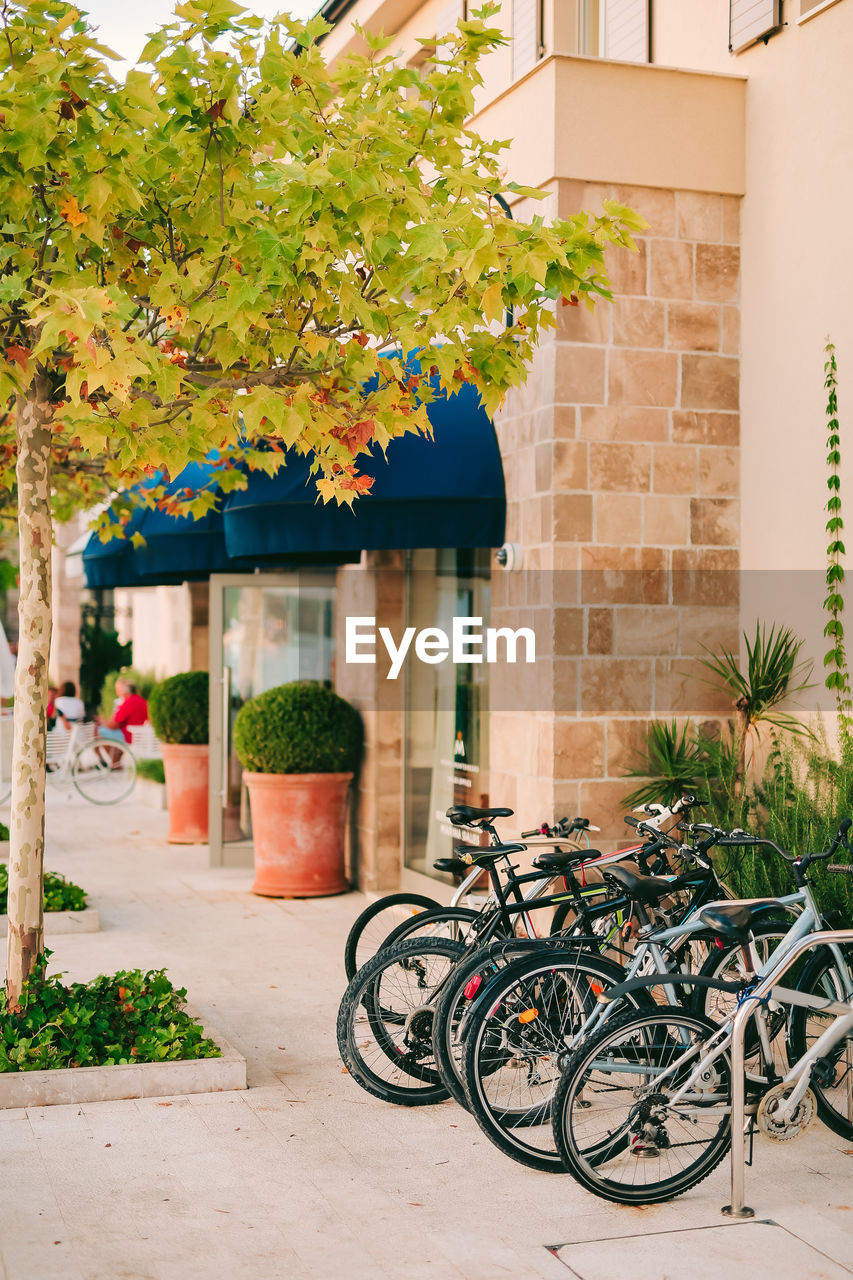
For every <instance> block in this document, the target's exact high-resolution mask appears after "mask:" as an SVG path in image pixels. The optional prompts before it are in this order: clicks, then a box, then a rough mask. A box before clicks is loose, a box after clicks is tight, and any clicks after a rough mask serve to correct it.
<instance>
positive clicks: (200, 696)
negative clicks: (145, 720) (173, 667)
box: [148, 671, 210, 746]
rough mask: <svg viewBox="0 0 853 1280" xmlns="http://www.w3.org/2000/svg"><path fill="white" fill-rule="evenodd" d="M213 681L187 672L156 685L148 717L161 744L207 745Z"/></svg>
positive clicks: (149, 703)
mask: <svg viewBox="0 0 853 1280" xmlns="http://www.w3.org/2000/svg"><path fill="white" fill-rule="evenodd" d="M209 697H210V677H209V676H208V674H207V672H206V671H185V672H183V673H182V674H181V675H179V676H169V678H168V680H164V681H163V682H162V683H161V684H158V685H155V687H154V689H153V690H152V692H151V697H150V698H149V700H148V714H149V716H150V717H151V723H152V724H153V726H154V732H155V733H156V734H157V737H158V738H159V739H160V741H161V742H171V743H183V744H184V745H194V746H199V745H201V744H203V743H206V742H207V733H208V701H209Z"/></svg>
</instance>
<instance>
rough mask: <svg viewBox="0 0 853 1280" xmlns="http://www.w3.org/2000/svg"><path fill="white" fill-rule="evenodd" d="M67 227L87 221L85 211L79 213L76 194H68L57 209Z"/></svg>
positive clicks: (78, 225) (80, 224)
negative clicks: (63, 202)
mask: <svg viewBox="0 0 853 1280" xmlns="http://www.w3.org/2000/svg"><path fill="white" fill-rule="evenodd" d="M59 212H60V213H61V214H62V216H63V218H64V219H65V221H66V222H67V223H68V225H69V227H80V226H82V225H83V223H84V222H86V221H87V217H86V214H85V213H81V211H80V206H79V205H78V203H77V197H76V196H69V197H68V199H67V200H66V201H65V204H64V205H63V206H62V208H61V209H60V210H59Z"/></svg>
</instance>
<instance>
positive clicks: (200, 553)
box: [83, 385, 506, 588]
mask: <svg viewBox="0 0 853 1280" xmlns="http://www.w3.org/2000/svg"><path fill="white" fill-rule="evenodd" d="M427 414H428V417H429V420H430V423H431V426H432V429H433V437H434V438H433V439H432V440H429V439H426V438H425V437H423V436H420V435H406V436H402V437H400V438H399V439H396V440H392V441H391V443H390V444H389V446H388V450H387V458H386V456H384V455H383V454H382V453H381V452H380V451H379V450H376V451H375V452H374V453H371V454H365V455H363V456H362V457H361V458H359V461H358V465H359V470H360V471H361V472H363V473H364V474H367V475H370V476H373V478H374V483H373V486H372V488H371V490H370V492H369V493H368V494H367V495H366V496H364V497H361V498H358V499H356V501H355V503H354V505H353V507H352V508H350V507H347V506H340V507H339V506H337V505H335V504H332V503H323V502H320V501H318V497H317V490H316V486H315V484H314V482H313V479H312V478H311V476H310V474H309V463H308V460H307V459H306V458H303V457H300V456H299V455H297V454H295V453H293V452H290V453H288V455H287V459H286V461H285V463H284V465H283V466H282V467H281V468H280V469H279V471H278V472H277V474H276V475H274V476H267V475H265V474H264V473H262V472H259V471H256V472H253V473H251V474H250V475H249V477H248V485H247V487H246V488H245V489H242V490H238V491H236V492H234V493H230V494H228V495H227V496H223V498H222V501H221V503H220V505H219V506H218V507H217V508H216V509H215V510H213V511H211V512H209V513H208V514H207V515H206V516H204V517H202V519H201V520H198V521H194V520H192V519H191V518H189V517H175V516H170V515H167V514H166V513H165V512H161V511H157V510H148V509H142V510H140V511H138V512H136V513H135V514H134V516H133V518H132V520H131V522H130V525H129V526H128V528H127V531H126V533H127V535H128V536H124V537H118V538H113V539H111V540H110V541H109V542H107V543H101V542H100V540H99V539H98V538H97V537H96V536H95V535H94V534H93V535H92V537H91V538H90V539H89V543H88V545H87V547H86V549H85V551H84V553H83V564H84V569H85V573H86V581H87V584H88V586H89V587H92V588H97V587H102V588H103V587H119V586H126V587H132V586H153V585H157V584H167V583H174V582H183V581H187V580H192V579H199V578H202V579H203V578H207V577H209V576H210V574H211V573H228V572H231V573H245V572H250V571H251V570H252V569H253V568H260V567H267V568H269V567H272V566H273V565H276V564H279V565H293V564H303V565H304V564H311V563H314V564H329V563H344V562H345V561H352V560H353V559H355V558H357V556H358V554H359V553H360V552H361V551H376V550H398V551H399V550H409V549H414V548H417V547H450V548H460V549H461V548H474V547H497V546H500V545H501V543H502V542H503V540H504V527H505V521H506V497H505V492H504V477H503V467H502V464H501V456H500V450H499V448H498V442H497V439H496V437H495V431H494V427H493V426H492V423H491V421H490V419H489V417H488V415H487V414H486V412H485V410H484V409H483V408H482V406H481V404H480V401H479V397H478V395H477V392H476V390H475V389H474V388H473V387H470V386H467V385H466V386H463V387H462V389H461V390H460V391H459V392H458V394H456V395H455V396H451V397H449V398H447V399H440V400H435V401H433V403H432V404H430V405H428V406H427ZM211 472H212V467H211V466H210V465H209V464H200V463H194V464H192V465H191V466H189V467H187V468H185V469H184V471H183V472H181V474H180V475H179V476H178V477H177V478H176V479H175V480H174V481H173V482H172V484H171V485H170V486H169V489H170V490H171V491H172V492H176V491H178V490H180V489H182V488H188V489H193V488H198V487H199V486H201V485H207V484H209V482H210V477H211ZM134 532H139V533H140V534H141V535H142V537H143V538H144V539H145V545H144V546H140V547H138V548H134V547H133V546H132V545H131V543H130V540H129V535H130V534H132V533H134Z"/></svg>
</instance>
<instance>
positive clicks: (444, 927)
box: [382, 907, 480, 949]
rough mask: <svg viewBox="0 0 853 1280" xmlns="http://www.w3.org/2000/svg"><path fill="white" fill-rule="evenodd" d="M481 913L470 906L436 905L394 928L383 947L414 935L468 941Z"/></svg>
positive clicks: (393, 944) (390, 945)
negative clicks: (432, 908) (433, 908)
mask: <svg viewBox="0 0 853 1280" xmlns="http://www.w3.org/2000/svg"><path fill="white" fill-rule="evenodd" d="M479 914H480V913H479V911H474V910H472V909H471V908H470V907H436V908H435V910H433V911H419V912H418V914H417V915H416V916H412V917H411V918H410V919H409V920H404V921H403V923H402V924H399V925H397V928H396V929H392V931H391V932H390V933H389V935H388V937H387V938H386V939H385V941H384V943H383V944H382V946H383V949H384V948H385V947H393V946H395V945H396V943H398V942H406V941H407V940H408V939H410V938H414V937H418V938H452V939H453V941H454V942H464V943H467V942H468V941H469V940H470V938H471V925H472V924H473V923H474V921H475V920H476V919H477V918H478V917H479Z"/></svg>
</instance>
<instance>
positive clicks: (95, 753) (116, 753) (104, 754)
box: [71, 738, 136, 804]
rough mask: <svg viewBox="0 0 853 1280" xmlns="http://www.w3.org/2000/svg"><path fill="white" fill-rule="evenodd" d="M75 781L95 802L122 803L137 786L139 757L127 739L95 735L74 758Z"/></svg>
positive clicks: (89, 798)
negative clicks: (124, 741) (115, 739)
mask: <svg viewBox="0 0 853 1280" xmlns="http://www.w3.org/2000/svg"><path fill="white" fill-rule="evenodd" d="M71 781H72V782H73V783H74V786H75V787H76V788H77V790H78V791H79V792H80V795H81V796H83V797H84V798H85V799H86V800H90V801H91V802H92V804H118V803H119V802H120V801H121V800H126V799H127V797H128V796H129V795H130V793H131V791H132V790H133V787H134V783H135V782H136V757H135V756H134V754H133V752H132V751H131V749H130V747H128V746H127V745H126V744H125V743H123V742H112V741H109V742H108V741H106V740H105V739H103V738H95V739H94V740H93V741H92V742H87V743H86V744H85V745H84V746H82V747H81V748H80V750H79V751H78V752H77V753H76V755H75V756H74V759H73V760H72V761H71Z"/></svg>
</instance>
